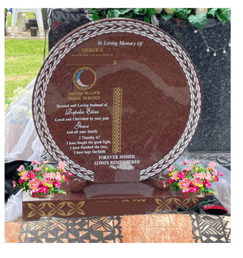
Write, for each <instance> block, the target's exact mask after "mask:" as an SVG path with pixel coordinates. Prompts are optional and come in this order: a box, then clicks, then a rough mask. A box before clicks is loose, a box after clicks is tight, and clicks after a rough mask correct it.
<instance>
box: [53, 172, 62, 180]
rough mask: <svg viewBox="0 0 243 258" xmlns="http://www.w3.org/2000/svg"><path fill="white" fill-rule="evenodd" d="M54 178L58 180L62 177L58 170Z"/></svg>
mask: <svg viewBox="0 0 243 258" xmlns="http://www.w3.org/2000/svg"><path fill="white" fill-rule="evenodd" d="M55 179H56V180H58V181H60V180H61V179H62V175H61V174H60V173H59V172H57V174H56V177H55Z"/></svg>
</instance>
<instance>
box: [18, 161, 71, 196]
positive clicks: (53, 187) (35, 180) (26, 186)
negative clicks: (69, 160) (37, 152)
mask: <svg viewBox="0 0 243 258" xmlns="http://www.w3.org/2000/svg"><path fill="white" fill-rule="evenodd" d="M49 162H50V161H48V160H46V161H43V164H41V165H40V162H39V161H38V160H35V161H33V162H32V165H31V166H28V165H27V164H25V165H21V166H20V167H19V168H18V169H17V171H18V175H19V176H20V178H19V179H18V183H16V181H13V187H14V188H15V187H16V186H17V187H19V188H22V189H23V190H22V191H28V190H30V191H31V192H32V196H33V197H38V195H39V194H41V193H44V194H47V195H49V194H51V193H52V192H54V193H62V194H66V192H65V191H64V190H62V189H61V188H60V187H61V183H62V182H68V176H72V173H70V172H68V171H66V169H65V165H66V164H65V162H59V164H58V167H57V168H55V167H53V166H51V165H48V163H49ZM65 174H66V175H65Z"/></svg>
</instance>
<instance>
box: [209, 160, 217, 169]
mask: <svg viewBox="0 0 243 258" xmlns="http://www.w3.org/2000/svg"><path fill="white" fill-rule="evenodd" d="M208 166H209V167H213V168H214V167H215V166H216V163H215V162H213V161H211V162H210V163H209V164H208Z"/></svg>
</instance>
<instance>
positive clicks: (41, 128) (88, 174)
mask: <svg viewBox="0 0 243 258" xmlns="http://www.w3.org/2000/svg"><path fill="white" fill-rule="evenodd" d="M117 32H121V33H134V34H137V35H141V36H144V37H147V38H150V39H152V40H154V41H155V42H157V43H159V44H160V45H162V46H163V47H165V48H166V49H167V50H168V51H170V52H171V54H172V55H173V56H174V57H175V58H176V60H177V61H178V62H179V64H180V66H181V67H182V69H183V71H184V73H185V75H186V78H187V80H188V84H189V89H190V95H191V108H190V114H189V119H188V121H187V125H186V128H185V130H184V132H183V134H182V136H181V138H180V140H179V141H178V142H177V144H176V145H175V146H174V148H173V149H172V150H171V151H170V152H169V153H168V154H167V155H166V156H165V157H164V158H163V159H161V160H160V161H159V162H157V163H155V164H154V165H152V166H150V167H148V168H146V169H143V170H141V171H140V180H145V179H147V178H149V177H152V176H154V175H155V174H157V173H159V172H161V171H162V170H164V169H166V168H167V167H168V166H169V165H171V164H172V163H173V162H174V161H175V160H176V159H177V158H178V157H179V156H180V154H181V153H183V151H184V150H185V148H186V147H187V146H188V144H189V142H190V140H191V139H192V136H193V134H194V133H195V130H196V128H197V126H198V122H199V119H200V113H201V87H200V82H199V79H198V76H197V73H196V71H195V68H194V65H193V64H192V62H191V60H190V58H189V57H188V55H187V54H186V52H185V51H184V50H183V49H182V48H181V46H180V45H179V44H178V43H176V41H174V40H173V38H172V37H170V36H169V35H168V34H166V33H165V32H163V31H162V30H158V29H157V28H156V27H154V26H152V25H147V24H145V23H143V22H137V21H132V20H129V19H126V20H125V19H124V20H123V19H119V20H111V19H110V20H109V21H107V20H103V21H98V22H92V23H90V24H88V26H87V27H83V28H80V29H76V30H75V31H74V32H73V33H72V34H71V35H70V36H69V37H66V38H64V40H63V42H62V43H60V44H59V45H58V46H57V47H56V48H53V49H52V50H51V51H50V53H49V55H48V56H47V58H46V60H45V62H44V64H43V66H42V68H41V70H40V72H39V74H38V76H37V79H36V84H35V88H34V91H33V101H32V110H33V118H34V121H35V127H36V131H37V133H38V135H39V137H40V139H41V142H42V143H43V145H44V147H45V148H46V149H47V151H48V152H49V154H50V155H51V156H52V157H53V158H54V159H55V160H56V161H61V160H62V161H65V162H66V163H67V164H68V167H69V170H70V171H71V172H72V173H74V174H76V175H78V176H80V177H83V178H85V179H86V180H89V181H94V172H93V171H91V170H87V169H86V168H84V167H81V166H80V165H78V164H76V163H75V162H73V161H72V160H70V159H69V158H68V157H67V156H66V155H64V153H63V152H62V151H61V150H60V149H59V147H58V146H57V145H56V143H55V142H54V140H53V138H52V136H51V134H50V131H49V128H48V126H47V123H46V117H45V94H46V89H47V85H48V83H49V80H50V78H51V76H52V73H53V71H54V70H55V68H56V66H57V65H58V64H59V63H60V61H61V60H62V59H63V58H64V56H65V55H66V54H67V53H68V52H69V51H70V50H72V49H73V48H74V47H76V46H77V45H78V44H81V43H82V42H84V41H86V40H88V39H89V38H93V37H96V36H99V35H102V34H109V33H117Z"/></svg>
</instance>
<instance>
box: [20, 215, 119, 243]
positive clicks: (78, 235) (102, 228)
mask: <svg viewBox="0 0 243 258" xmlns="http://www.w3.org/2000/svg"><path fill="white" fill-rule="evenodd" d="M120 223H121V217H120V216H115V217H113V216H112V217H95V218H87V219H80V218H70V219H63V218H60V219H59V218H42V219H40V220H39V221H24V222H22V224H21V227H20V230H21V231H20V234H19V243H122V238H123V236H122V235H121V226H120Z"/></svg>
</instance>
